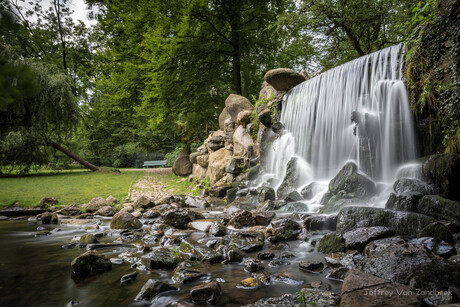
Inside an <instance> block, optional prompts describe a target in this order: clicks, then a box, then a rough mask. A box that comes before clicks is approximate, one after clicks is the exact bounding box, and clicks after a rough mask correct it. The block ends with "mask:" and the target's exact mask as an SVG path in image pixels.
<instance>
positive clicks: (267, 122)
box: [257, 109, 273, 128]
mask: <svg viewBox="0 0 460 307" xmlns="http://www.w3.org/2000/svg"><path fill="white" fill-rule="evenodd" d="M257 117H258V118H259V121H260V122H261V123H262V124H263V125H264V126H265V127H267V128H270V127H271V126H272V123H273V121H272V112H271V110H270V109H265V110H262V111H261V112H260V113H259V114H258V116H257Z"/></svg>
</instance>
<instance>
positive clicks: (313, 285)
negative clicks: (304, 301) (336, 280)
mask: <svg viewBox="0 0 460 307" xmlns="http://www.w3.org/2000/svg"><path fill="white" fill-rule="evenodd" d="M303 288H304V289H318V290H323V291H328V290H331V286H330V285H328V284H326V283H324V282H322V281H318V280H317V281H311V282H309V283H306V284H305V286H303Z"/></svg>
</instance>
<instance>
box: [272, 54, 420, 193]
mask: <svg viewBox="0 0 460 307" xmlns="http://www.w3.org/2000/svg"><path fill="white" fill-rule="evenodd" d="M402 50H403V47H402V45H398V46H393V47H389V48H386V49H383V50H380V51H378V52H375V53H373V54H370V55H367V56H364V57H361V58H359V59H356V60H354V61H352V62H349V63H346V64H344V65H342V66H339V67H337V68H334V69H332V70H329V71H327V72H325V73H323V74H321V75H318V76H317V77H315V78H312V79H310V80H308V81H305V82H303V83H302V84H300V85H298V86H296V87H295V88H293V89H292V90H291V92H290V93H289V94H288V95H286V96H285V97H284V100H283V105H282V111H281V122H282V123H283V125H284V126H285V129H284V131H283V134H282V135H281V137H279V138H278V139H277V140H276V141H275V142H274V144H273V148H272V151H271V152H270V153H269V157H268V163H267V164H268V165H267V171H268V173H270V176H271V177H274V178H275V180H274V184H275V186H276V185H278V184H279V183H280V182H281V180H282V179H283V177H284V175H285V167H286V164H287V162H288V161H289V160H290V159H291V157H293V156H299V157H301V158H303V160H304V161H305V163H303V168H304V169H305V170H308V171H307V173H305V172H301V173H302V174H303V178H302V180H301V185H305V184H308V183H309V182H312V181H328V180H330V179H331V178H332V177H333V176H335V175H336V174H337V172H338V171H339V170H340V168H341V167H342V166H343V165H344V164H345V163H346V162H347V161H349V160H354V161H356V162H357V164H358V166H359V168H360V170H361V171H362V172H364V173H366V174H368V175H369V176H370V177H372V178H373V179H374V180H375V181H383V182H390V181H392V180H393V179H394V178H395V174H396V171H397V169H398V168H399V167H400V166H401V165H402V164H403V163H406V162H408V161H411V160H413V159H415V157H416V142H415V132H414V123H413V118H412V117H413V116H412V113H411V111H410V107H409V99H408V92H407V89H406V87H405V85H404V82H403V81H402V65H403V61H402ZM353 114H354V122H353V121H352V119H351V118H352V115H353ZM354 130H355V133H354ZM355 134H356V135H355Z"/></svg>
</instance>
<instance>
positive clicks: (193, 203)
mask: <svg viewBox="0 0 460 307" xmlns="http://www.w3.org/2000/svg"><path fill="white" fill-rule="evenodd" d="M184 203H185V205H186V206H187V207H191V208H198V209H205V208H207V207H209V204H208V202H207V201H206V199H204V198H202V197H193V196H186V197H185V200H184Z"/></svg>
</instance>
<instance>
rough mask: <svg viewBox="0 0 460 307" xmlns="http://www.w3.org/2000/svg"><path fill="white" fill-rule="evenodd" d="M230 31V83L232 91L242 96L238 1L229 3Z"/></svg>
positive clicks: (239, 5) (239, 6)
mask: <svg viewBox="0 0 460 307" xmlns="http://www.w3.org/2000/svg"><path fill="white" fill-rule="evenodd" d="M230 3H231V4H230V31H231V38H230V39H231V42H232V47H233V50H232V58H233V59H232V66H233V67H232V79H233V80H232V83H233V90H234V91H235V92H236V94H239V95H242V89H241V50H240V47H241V42H240V33H239V31H240V24H241V12H240V10H241V2H240V0H234V1H230Z"/></svg>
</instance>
